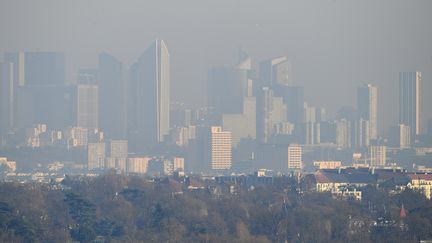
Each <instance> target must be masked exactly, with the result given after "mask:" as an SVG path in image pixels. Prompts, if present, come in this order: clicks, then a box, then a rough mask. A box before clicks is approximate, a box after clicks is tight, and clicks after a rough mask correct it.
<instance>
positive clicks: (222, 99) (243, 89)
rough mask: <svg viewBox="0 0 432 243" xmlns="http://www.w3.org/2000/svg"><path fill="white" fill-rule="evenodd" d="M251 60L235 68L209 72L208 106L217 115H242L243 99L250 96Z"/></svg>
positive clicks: (214, 69) (216, 69)
mask: <svg viewBox="0 0 432 243" xmlns="http://www.w3.org/2000/svg"><path fill="white" fill-rule="evenodd" d="M250 66H251V60H250V58H246V59H245V60H243V61H242V62H240V63H239V64H238V65H236V66H234V67H217V68H212V69H210V70H209V72H208V81H207V98H208V102H207V103H208V106H209V107H212V108H214V109H215V112H216V113H217V114H240V113H242V110H243V98H244V97H246V96H248V93H249V92H248V87H249V86H248V85H249V79H248V72H249V70H250V68H251V67H250Z"/></svg>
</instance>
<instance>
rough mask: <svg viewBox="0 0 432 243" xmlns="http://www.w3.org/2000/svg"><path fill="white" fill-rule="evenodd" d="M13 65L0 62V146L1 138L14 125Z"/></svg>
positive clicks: (14, 85)
mask: <svg viewBox="0 0 432 243" xmlns="http://www.w3.org/2000/svg"><path fill="white" fill-rule="evenodd" d="M13 74H14V65H13V64H12V63H0V147H1V145H2V138H3V137H4V136H5V135H6V134H7V133H8V132H9V131H12V130H13V128H14V126H15V114H14V113H15V87H16V84H15V83H14V76H13Z"/></svg>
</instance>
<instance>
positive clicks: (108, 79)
mask: <svg viewBox="0 0 432 243" xmlns="http://www.w3.org/2000/svg"><path fill="white" fill-rule="evenodd" d="M98 85H99V117H100V121H99V124H100V128H101V129H102V130H103V131H104V132H105V133H106V134H107V136H108V137H109V138H111V139H124V138H125V136H126V117H127V112H126V111H127V109H126V83H125V81H124V79H123V64H122V63H121V62H120V61H119V60H118V59H117V58H115V57H114V56H112V55H110V54H108V53H101V54H100V55H99V64H98Z"/></svg>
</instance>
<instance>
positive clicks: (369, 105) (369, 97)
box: [357, 84, 378, 139]
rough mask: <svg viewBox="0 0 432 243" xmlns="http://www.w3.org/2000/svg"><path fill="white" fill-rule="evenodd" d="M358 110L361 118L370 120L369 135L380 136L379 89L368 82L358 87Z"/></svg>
mask: <svg viewBox="0 0 432 243" xmlns="http://www.w3.org/2000/svg"><path fill="white" fill-rule="evenodd" d="M357 111H358V113H359V116H360V117H359V118H361V119H363V120H368V121H369V136H370V138H371V139H377V138H378V118H377V117H378V89H377V87H376V86H373V85H371V84H367V85H365V86H362V87H359V88H358V89H357Z"/></svg>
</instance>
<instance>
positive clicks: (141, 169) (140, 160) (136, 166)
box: [127, 157, 151, 174]
mask: <svg viewBox="0 0 432 243" xmlns="http://www.w3.org/2000/svg"><path fill="white" fill-rule="evenodd" d="M150 160H151V157H135V158H128V160H127V161H128V162H127V172H129V173H140V174H145V173H147V169H148V163H149V161H150Z"/></svg>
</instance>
